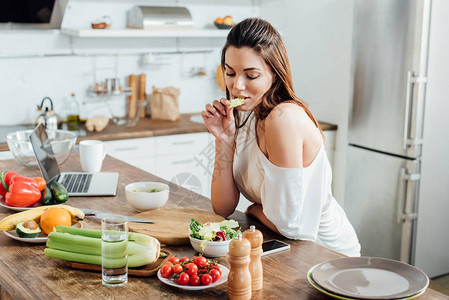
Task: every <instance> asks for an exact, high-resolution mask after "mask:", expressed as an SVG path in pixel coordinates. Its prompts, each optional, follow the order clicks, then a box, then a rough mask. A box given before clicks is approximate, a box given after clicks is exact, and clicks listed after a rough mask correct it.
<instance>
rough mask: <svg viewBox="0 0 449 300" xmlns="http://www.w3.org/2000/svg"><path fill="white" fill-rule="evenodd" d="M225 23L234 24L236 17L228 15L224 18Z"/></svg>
mask: <svg viewBox="0 0 449 300" xmlns="http://www.w3.org/2000/svg"><path fill="white" fill-rule="evenodd" d="M223 24H226V25H234V19H232V17H231V16H226V17H224V18H223Z"/></svg>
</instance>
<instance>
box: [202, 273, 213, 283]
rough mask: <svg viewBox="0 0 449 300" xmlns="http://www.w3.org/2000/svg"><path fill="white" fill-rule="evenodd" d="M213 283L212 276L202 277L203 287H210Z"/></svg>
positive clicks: (205, 275)
mask: <svg viewBox="0 0 449 300" xmlns="http://www.w3.org/2000/svg"><path fill="white" fill-rule="evenodd" d="M211 282H212V276H210V275H209V274H204V275H202V276H201V283H202V284H203V285H209V284H211Z"/></svg>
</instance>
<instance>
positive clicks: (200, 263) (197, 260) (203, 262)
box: [195, 256, 207, 268]
mask: <svg viewBox="0 0 449 300" xmlns="http://www.w3.org/2000/svg"><path fill="white" fill-rule="evenodd" d="M195 264H196V265H197V266H198V268H200V267H202V266H204V265H207V259H206V258H205V257H204V256H197V257H196V258H195Z"/></svg>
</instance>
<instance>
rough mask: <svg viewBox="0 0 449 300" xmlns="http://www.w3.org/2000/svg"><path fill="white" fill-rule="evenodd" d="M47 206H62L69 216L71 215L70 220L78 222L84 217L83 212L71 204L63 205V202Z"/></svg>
mask: <svg viewBox="0 0 449 300" xmlns="http://www.w3.org/2000/svg"><path fill="white" fill-rule="evenodd" d="M48 207H60V208H64V209H65V210H66V211H68V212H69V214H70V216H71V217H72V222H79V221H81V220H83V219H84V212H83V211H82V210H81V209H79V208H77V207H73V206H70V205H65V204H58V205H49V206H48Z"/></svg>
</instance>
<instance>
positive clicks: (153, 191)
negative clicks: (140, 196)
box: [133, 189, 160, 193]
mask: <svg viewBox="0 0 449 300" xmlns="http://www.w3.org/2000/svg"><path fill="white" fill-rule="evenodd" d="M133 192H135V193H157V192H160V191H159V190H157V189H152V190H151V191H141V190H134V191H133Z"/></svg>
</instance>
